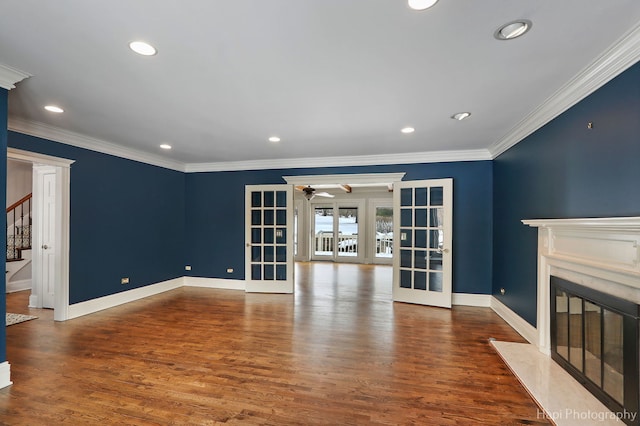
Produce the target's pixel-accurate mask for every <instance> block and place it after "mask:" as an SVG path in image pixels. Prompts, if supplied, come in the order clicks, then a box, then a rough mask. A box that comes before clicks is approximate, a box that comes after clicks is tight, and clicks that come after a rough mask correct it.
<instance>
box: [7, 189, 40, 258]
mask: <svg viewBox="0 0 640 426" xmlns="http://www.w3.org/2000/svg"><path fill="white" fill-rule="evenodd" d="M32 195H33V194H27V195H26V196H24V197H23V198H22V199H21V200H18V201H17V202H15V203H13V204H12V205H11V206H9V207H7V222H6V227H7V262H17V261H20V260H23V253H22V252H23V250H30V249H31V223H32V220H31V198H32Z"/></svg>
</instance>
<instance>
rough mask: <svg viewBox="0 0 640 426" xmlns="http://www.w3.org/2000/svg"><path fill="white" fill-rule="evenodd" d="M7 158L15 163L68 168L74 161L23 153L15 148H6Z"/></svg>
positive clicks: (28, 152) (27, 152) (35, 153)
mask: <svg viewBox="0 0 640 426" xmlns="http://www.w3.org/2000/svg"><path fill="white" fill-rule="evenodd" d="M7 158H9V159H11V160H17V161H26V162H28V163H42V164H47V165H49V166H56V167H65V168H67V169H68V168H69V167H71V165H72V164H73V163H75V162H76V160H68V159H66V158H60V157H52V156H50V155H45V154H39V153H37V152H30V151H23V150H21V149H16V148H7Z"/></svg>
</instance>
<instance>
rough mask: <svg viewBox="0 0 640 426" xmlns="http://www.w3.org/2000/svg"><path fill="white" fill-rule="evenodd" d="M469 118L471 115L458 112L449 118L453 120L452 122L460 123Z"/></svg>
mask: <svg viewBox="0 0 640 426" xmlns="http://www.w3.org/2000/svg"><path fill="white" fill-rule="evenodd" d="M469 117H471V113H470V112H459V113H457V114H454V115H452V116H451V118H453V119H454V120H458V121H462V120H464V119H465V118H469Z"/></svg>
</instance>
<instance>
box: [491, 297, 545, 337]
mask: <svg viewBox="0 0 640 426" xmlns="http://www.w3.org/2000/svg"><path fill="white" fill-rule="evenodd" d="M491 309H493V311H494V312H495V313H496V314H498V315H500V316H501V317H502V319H503V320H505V321H506V322H507V324H509V325H510V326H511V327H512V328H513V329H514V330H515V331H517V332H518V333H520V335H521V336H522V337H524V338H525V339H527V341H528V342H529V343H531V344H532V345H534V346H536V347H538V330H537V329H536V328H535V327H534V326H532V325H531V324H529V323H528V322H527V321H525V320H524V319H523V318H522V317H521V316H520V315H518V314H516V313H515V312H513V311H512V310H511V309H510V308H508V307H507V305H505V304H504V303H502V302H501V301H499V300H498V299H497V298H495V297H494V296H491Z"/></svg>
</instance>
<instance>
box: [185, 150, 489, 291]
mask: <svg viewBox="0 0 640 426" xmlns="http://www.w3.org/2000/svg"><path fill="white" fill-rule="evenodd" d="M394 172H406V176H405V178H404V179H405V180H418V179H438V178H449V177H450V178H453V186H454V190H453V194H454V209H453V210H454V219H453V228H454V229H453V233H454V236H453V259H454V260H453V267H454V270H453V290H454V291H455V292H458V293H478V294H482V293H484V294H489V293H490V291H491V252H492V226H493V224H492V163H491V162H490V161H478V162H458V163H434V164H409V165H393V166H366V167H365V166H362V167H333V168H306V169H283V170H261V171H238V172H212V173H191V174H188V175H187V177H186V210H187V212H186V215H187V217H186V220H187V223H188V227H187V233H188V235H187V240H188V244H187V247H188V251H187V257H186V262H187V264H189V265H191V266H192V268H193V269H192V271H191V275H193V276H199V277H209V278H231V279H244V240H245V237H244V232H245V228H244V217H245V213H244V186H245V185H248V184H277V183H285V182H284V180H283V179H282V176H291V175H305V174H310V175H319V174H341V173H394ZM221 241H222V242H223V244H220V242H221ZM227 268H233V269H234V272H233V274H227V273H226V270H227Z"/></svg>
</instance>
